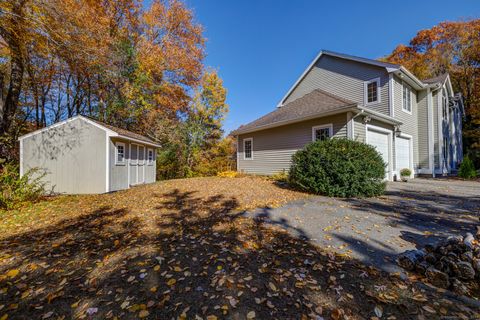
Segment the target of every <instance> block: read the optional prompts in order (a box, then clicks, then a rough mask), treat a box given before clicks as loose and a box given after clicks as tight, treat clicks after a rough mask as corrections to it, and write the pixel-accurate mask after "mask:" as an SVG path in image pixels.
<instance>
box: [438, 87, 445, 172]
mask: <svg viewBox="0 0 480 320" xmlns="http://www.w3.org/2000/svg"><path fill="white" fill-rule="evenodd" d="M441 89H442V90H443V86H442V87H441ZM442 90H440V91H439V92H438V93H437V127H438V149H437V152H438V171H440V172H441V173H442V174H443V173H444V171H443V120H442V119H443V110H442V108H443V106H442V98H443V92H442ZM447 108H448V106H447Z"/></svg>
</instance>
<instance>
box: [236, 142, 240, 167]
mask: <svg viewBox="0 0 480 320" xmlns="http://www.w3.org/2000/svg"><path fill="white" fill-rule="evenodd" d="M239 171H240V138H239V137H238V136H237V172H239Z"/></svg>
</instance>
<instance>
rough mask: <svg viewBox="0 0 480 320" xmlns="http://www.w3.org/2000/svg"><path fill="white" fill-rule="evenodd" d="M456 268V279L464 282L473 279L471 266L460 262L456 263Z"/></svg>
mask: <svg viewBox="0 0 480 320" xmlns="http://www.w3.org/2000/svg"><path fill="white" fill-rule="evenodd" d="M457 267H458V277H459V278H460V279H464V280H472V279H474V278H475V270H474V269H473V267H472V265H471V264H470V263H468V262H465V261H460V262H458V263H457Z"/></svg>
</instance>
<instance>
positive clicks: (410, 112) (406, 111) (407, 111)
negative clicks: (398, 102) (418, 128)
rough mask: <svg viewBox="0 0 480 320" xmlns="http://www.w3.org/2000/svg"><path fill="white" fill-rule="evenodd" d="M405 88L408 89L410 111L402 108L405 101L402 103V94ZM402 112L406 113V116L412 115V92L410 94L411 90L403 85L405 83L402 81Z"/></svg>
mask: <svg viewBox="0 0 480 320" xmlns="http://www.w3.org/2000/svg"><path fill="white" fill-rule="evenodd" d="M405 88H406V89H408V92H409V93H410V94H409V95H410V100H409V101H410V110H408V109H405V108H404V106H405V103H404V102H405V101H404V96H403V92H404V91H405ZM402 111H403V112H405V113H408V114H410V115H411V114H412V112H413V92H412V89H411V88H410V86H409V85H408V84H407V85H405V82H404V81H402Z"/></svg>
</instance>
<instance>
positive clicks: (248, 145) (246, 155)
mask: <svg viewBox="0 0 480 320" xmlns="http://www.w3.org/2000/svg"><path fill="white" fill-rule="evenodd" d="M243 159H245V160H252V159H253V138H247V139H243Z"/></svg>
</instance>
